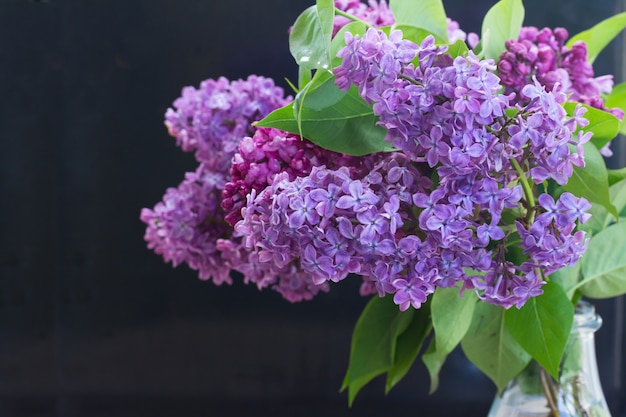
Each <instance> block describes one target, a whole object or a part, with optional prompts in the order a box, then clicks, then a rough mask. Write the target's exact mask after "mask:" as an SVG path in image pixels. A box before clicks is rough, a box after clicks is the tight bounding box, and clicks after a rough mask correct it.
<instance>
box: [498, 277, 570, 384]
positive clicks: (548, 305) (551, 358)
mask: <svg viewBox="0 0 626 417" xmlns="http://www.w3.org/2000/svg"><path fill="white" fill-rule="evenodd" d="M505 318H506V328H507V330H508V331H509V332H510V333H511V335H512V336H513V337H514V338H515V340H517V342H518V343H519V344H520V346H522V347H523V348H524V350H525V351H526V352H528V353H530V355H531V356H532V357H533V359H535V360H536V361H537V362H538V363H539V364H540V365H541V366H543V367H544V368H545V369H546V371H548V372H549V373H550V374H551V375H552V376H553V377H554V378H555V379H556V380H558V378H559V365H560V364H561V358H562V357H563V352H564V351H565V346H566V344H567V339H568V337H569V334H570V331H571V328H572V323H573V322H574V306H573V305H572V302H571V301H570V299H569V297H568V296H567V294H565V291H564V290H563V288H561V286H560V285H558V284H557V283H555V282H548V283H547V284H545V285H544V286H543V294H541V295H540V296H537V297H532V298H531V299H530V300H528V301H527V302H526V304H524V306H523V307H522V308H521V309H519V310H518V309H517V308H510V309H509V310H507V312H506V314H505Z"/></svg>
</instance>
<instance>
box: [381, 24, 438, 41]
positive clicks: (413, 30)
mask: <svg viewBox="0 0 626 417" xmlns="http://www.w3.org/2000/svg"><path fill="white" fill-rule="evenodd" d="M393 28H394V29H398V30H401V31H402V39H406V40H407V41H411V42H413V43H415V44H417V45H419V44H421V43H422V41H423V40H424V39H426V38H427V37H428V36H430V35H432V33H430V32H429V31H428V30H426V29H422V28H419V27H417V26H410V25H395V26H394V27H393ZM433 36H434V35H433ZM434 37H435V42H436V43H439V44H445V43H448V39H447V38H445V39H441V38H439V37H438V36H434Z"/></svg>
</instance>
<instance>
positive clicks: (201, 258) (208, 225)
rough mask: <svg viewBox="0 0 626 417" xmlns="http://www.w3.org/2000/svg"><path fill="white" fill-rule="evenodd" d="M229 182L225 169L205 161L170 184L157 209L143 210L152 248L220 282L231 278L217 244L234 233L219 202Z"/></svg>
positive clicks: (148, 239) (166, 259)
mask: <svg viewBox="0 0 626 417" xmlns="http://www.w3.org/2000/svg"><path fill="white" fill-rule="evenodd" d="M225 182H226V178H224V176H223V175H222V174H221V173H219V172H215V171H213V170H211V169H207V167H206V166H205V165H204V164H201V165H200V167H199V168H198V169H197V170H196V171H195V172H189V173H187V174H186V175H185V179H184V180H183V181H182V182H181V183H180V184H179V185H178V187H176V188H169V189H168V190H167V191H166V193H165V195H164V196H163V201H161V202H159V203H157V204H156V205H155V207H154V208H153V209H148V208H144V209H143V210H142V211H141V220H142V221H143V222H144V223H146V225H147V227H146V232H145V236H144V239H145V240H146V241H147V242H148V248H150V249H152V250H154V252H155V253H157V254H159V255H161V256H162V257H163V259H164V260H165V261H166V262H171V263H172V265H173V266H177V265H179V264H182V263H186V264H187V265H188V266H189V267H190V268H191V269H194V270H197V271H198V273H199V277H200V279H203V280H206V279H209V278H211V277H212V278H213V282H214V283H215V284H218V285H219V284H222V283H224V282H227V283H230V282H231V278H230V276H229V272H230V270H229V269H228V268H227V267H225V266H224V263H223V261H222V259H221V252H220V251H219V250H218V249H217V246H216V241H217V239H220V238H223V237H225V236H230V234H231V228H230V227H229V225H228V224H226V222H225V221H224V217H223V216H224V215H223V212H222V209H221V208H220V206H219V200H220V194H221V190H222V188H223V187H224V183H225Z"/></svg>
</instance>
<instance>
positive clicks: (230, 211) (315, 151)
mask: <svg viewBox="0 0 626 417" xmlns="http://www.w3.org/2000/svg"><path fill="white" fill-rule="evenodd" d="M357 162H358V161H357V160H356V159H355V158H353V157H349V156H345V155H342V154H339V153H337V152H333V151H329V150H326V149H324V148H322V147H320V146H318V145H316V144H314V143H313V142H310V141H309V140H307V139H303V138H301V137H300V136H299V135H295V134H291V133H287V132H284V131H281V130H278V129H272V128H258V129H256V131H255V133H254V135H253V136H252V137H245V138H244V139H243V140H242V141H241V143H240V144H239V151H238V153H236V154H235V156H234V157H233V160H232V167H231V170H230V179H229V181H228V183H226V185H225V187H224V191H223V193H222V197H223V199H222V203H221V205H222V208H223V209H224V210H225V212H226V216H225V219H226V221H228V222H229V223H230V224H231V225H234V224H235V223H236V222H237V221H238V220H240V219H241V208H242V207H243V206H244V205H245V202H246V196H247V195H248V194H249V193H250V192H251V191H252V190H253V189H254V190H256V191H257V192H259V191H261V190H263V189H265V188H266V187H267V186H268V185H270V184H272V181H273V179H274V177H275V176H276V175H277V174H279V173H286V174H287V175H288V177H289V178H290V179H292V180H293V179H295V178H296V177H303V176H306V175H308V174H309V173H310V172H311V169H312V168H313V167H315V166H321V165H325V166H328V167H334V166H347V165H351V164H352V165H353V164H355V163H357Z"/></svg>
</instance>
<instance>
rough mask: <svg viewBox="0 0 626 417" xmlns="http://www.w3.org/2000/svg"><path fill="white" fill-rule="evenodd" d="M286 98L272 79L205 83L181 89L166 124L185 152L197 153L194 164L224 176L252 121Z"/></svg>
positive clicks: (166, 114)
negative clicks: (203, 165)
mask: <svg viewBox="0 0 626 417" xmlns="http://www.w3.org/2000/svg"><path fill="white" fill-rule="evenodd" d="M290 100H291V98H290V97H287V98H285V96H284V92H283V89H282V88H280V87H277V86H276V85H275V84H274V81H273V80H272V79H271V78H266V77H261V76H257V75H250V76H249V77H248V78H247V79H246V80H241V79H240V80H235V81H229V80H228V79H226V78H224V77H220V78H218V79H217V80H213V79H208V80H205V81H203V82H202V83H200V87H199V88H198V89H196V88H194V87H185V88H183V90H182V95H181V97H179V98H178V99H176V101H174V108H169V109H168V110H167V112H166V113H165V125H166V126H167V128H168V130H169V133H170V135H172V136H173V137H175V138H176V144H177V145H178V146H180V147H181V149H182V150H183V151H185V152H195V156H196V159H197V160H198V162H202V163H205V164H207V165H209V166H212V167H214V169H215V171H216V172H217V171H219V172H223V173H224V174H228V170H229V168H230V159H231V158H232V156H233V155H234V153H235V152H236V151H237V147H238V146H239V142H240V141H241V139H242V138H243V137H245V136H249V135H252V134H253V133H254V131H253V129H252V123H253V122H255V121H257V120H260V119H262V118H263V117H265V116H266V115H268V114H269V113H270V112H271V111H273V110H275V109H277V108H279V107H282V106H284V105H286V104H287V103H288V102H289V101H290Z"/></svg>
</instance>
